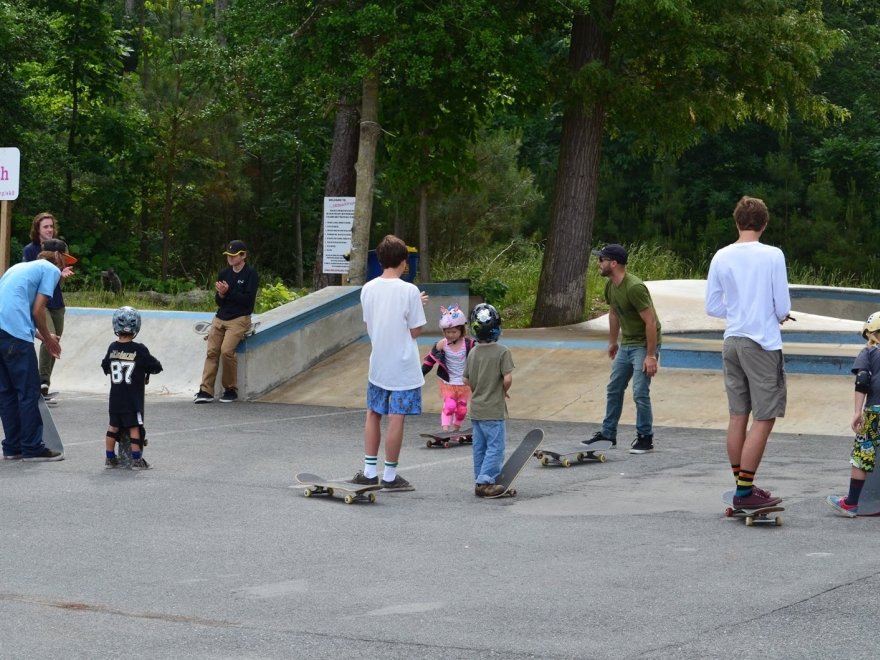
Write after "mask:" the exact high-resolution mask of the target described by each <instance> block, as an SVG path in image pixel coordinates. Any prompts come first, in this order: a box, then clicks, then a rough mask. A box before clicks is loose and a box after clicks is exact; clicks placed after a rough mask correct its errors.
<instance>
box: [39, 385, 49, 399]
mask: <svg viewBox="0 0 880 660" xmlns="http://www.w3.org/2000/svg"><path fill="white" fill-rule="evenodd" d="M40 394H42V395H43V398H44V399H45V398H46V397H48V396H49V386H48V385H46V384H43V385H40Z"/></svg>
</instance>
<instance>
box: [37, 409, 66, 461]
mask: <svg viewBox="0 0 880 660" xmlns="http://www.w3.org/2000/svg"><path fill="white" fill-rule="evenodd" d="M37 405H38V406H39V408H40V418H41V419H42V420H43V444H44V445H46V447H48V448H49V449H51V450H52V451H58V452H61V454H62V455H63V454H64V444H63V443H62V442H61V436H60V435H59V433H58V427H57V426H55V422H54V421H52V413H50V412H49V406H48V404H47V403H46V402H45V401H44V400H43V397H40V398H39V400H38V401H37Z"/></svg>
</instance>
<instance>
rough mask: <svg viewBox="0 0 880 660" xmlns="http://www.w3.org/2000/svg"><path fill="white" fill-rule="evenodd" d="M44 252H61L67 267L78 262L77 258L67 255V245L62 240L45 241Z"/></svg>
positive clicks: (51, 239)
mask: <svg viewBox="0 0 880 660" xmlns="http://www.w3.org/2000/svg"><path fill="white" fill-rule="evenodd" d="M42 251H43V252H60V253H61V254H63V255H64V265H65V266H72V265H73V264H75V263H76V262H77V258H76V257H73V256H71V255H69V254H68V253H67V243H65V242H64V241H62V240H61V239H60V238H50V239H49V240H48V241H43V245H42Z"/></svg>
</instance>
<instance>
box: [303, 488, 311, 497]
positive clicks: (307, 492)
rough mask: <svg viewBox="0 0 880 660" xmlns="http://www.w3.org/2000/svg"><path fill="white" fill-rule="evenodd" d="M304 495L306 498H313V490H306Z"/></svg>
mask: <svg viewBox="0 0 880 660" xmlns="http://www.w3.org/2000/svg"><path fill="white" fill-rule="evenodd" d="M303 495H305V496H306V497H311V496H312V489H311V488H306V489H305V490H304V491H303Z"/></svg>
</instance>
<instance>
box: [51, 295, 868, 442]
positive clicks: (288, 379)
mask: <svg viewBox="0 0 880 660" xmlns="http://www.w3.org/2000/svg"><path fill="white" fill-rule="evenodd" d="M647 284H648V287H649V289H650V290H651V293H652V296H653V298H654V301H655V305H656V307H657V310H658V314H659V316H660V318H661V320H662V323H663V330H664V339H663V348H662V353H661V370H660V373H659V374H658V376H657V377H656V379H655V382H654V385H653V387H652V399H653V401H654V415H655V420H654V421H655V424H657V425H658V426H679V427H692V428H707V429H721V428H724V427H725V426H726V423H727V405H726V397H725V393H724V386H723V382H722V379H721V374H720V371H718V369H717V366H715V365H713V364H712V362H711V361H712V360H718V359H719V358H718V355H719V353H720V348H721V342H722V340H721V331H722V330H723V325H724V324H723V321H721V320H719V319H712V318H709V317H707V316H706V315H705V314H704V313H703V295H704V290H705V282H704V281H699V280H675V281H662V282H648V283H647ZM449 286H452V287H453V288H452V289H449V288H444V287H449ZM456 287H457V288H456ZM422 288H424V289H427V290H428V291H429V295H431V302H430V303H429V305H428V308H427V311H428V325H427V329H428V330H429V331H435V329H436V328H437V319H438V317H439V306H440V305H441V304H449V303H451V302H459V301H463V300H465V299H466V296H467V286H466V284H457V285H432V284H428V285H422ZM795 290H796V288H793V291H795ZM845 293H847V292H845ZM874 293H875V294H876V292H874ZM822 295H828V294H827V293H826V292H825V291H823V292H822ZM793 298H794V301H795V303H794V304H795V309H794V311H793V315H794V316H795V317H796V318H797V321H796V322H794V323H787V324H785V326H784V327H783V333H784V335H788V334H789V333H795V332H796V333H797V338H798V341H788V340H786V344H785V353H786V359H787V363H788V364H789V365H795V364H797V363H798V360H800V363H801V364H802V365H806V366H805V368H808V369H809V368H813V367H814V366H815V365H820V363H821V364H825V362H827V360H829V359H833V360H834V364H835V365H836V367H835V368H836V369H837V371H836V372H828V371H825V372H822V373H839V374H840V375H836V376H835V375H824V376H818V375H815V373H789V374H788V383H789V395H788V402H789V405H788V411H787V414H786V417H785V418H784V419H781V420H779V422H778V423H777V428H778V429H779V430H780V431H783V432H789V433H809V434H828V435H849V433H850V431H849V429H848V421H849V416H848V415H849V413H848V411H849V409H850V407H851V405H852V378H851V376H850V375H849V373H848V365H849V364H851V361H852V359H853V358H854V357H855V355H856V354H857V353H858V351H859V349H860V347H861V345H860V343H846V342H843V341H839V340H837V341H838V343H834V342H833V341H832V342H831V343H829V342H827V341H826V342H820V341H816V342H812V341H803V340H804V339H805V338H807V339H808V338H809V337H810V334H809V333H817V336H818V335H819V334H824V335H825V336H826V337H831V338H834V337H837V336H841V337H844V336H849V335H853V336H855V337H856V338H858V333H859V331H860V330H861V326H862V322H861V321H857V320H851V319H842V318H836V317H830V316H823V315H818V314H813V313H807V312H802V311H800V310H799V309H798V308H797V304H798V301H799V300H802V299H803V298H798V297H797V296H793ZM141 314H142V317H143V328H142V331H141V334H140V335H139V336H138V341H141V342H143V343H144V344H146V345H147V346H148V347H149V348H150V350H151V351H152V353H153V354H154V355H155V356H156V357H157V358H158V359H159V360H160V361H161V362H162V364H163V366H164V368H165V371H164V372H163V373H161V374H159V375H157V376H154V377H153V379H152V382H151V383H150V384H149V385H148V386H147V392H148V395H150V396H154V395H163V396H177V397H184V396H185V397H191V396H192V395H193V394H194V393H195V392H196V391H197V390H198V387H199V383H200V380H201V371H202V365H203V363H204V357H205V341H204V338H203V337H202V336H200V335H197V334H196V333H195V332H194V331H193V326H194V324H195V323H196V322H198V321H206V320H210V319H211V318H212V316H213V315H212V314H210V313H197V312H159V311H143V312H142V313H141ZM111 316H112V310H106V309H80V308H68V310H67V322H66V323H65V334H64V337H63V338H62V348H63V354H62V359H61V361H60V362H59V363H58V364H57V365H56V371H55V374H54V375H53V381H52V389H53V390H60V391H62V392H86V393H106V392H107V391H108V388H109V385H108V382H107V378H106V377H105V376H104V374H103V373H102V371H101V368H100V362H101V359H102V358H103V356H104V354H105V351H106V349H107V346H108V345H109V343H110V342H111V341H112V340H113V338H114V337H113V332H112V328H111V321H110V320H111ZM255 320H258V321H259V322H260V326H259V329H258V331H257V333H256V335H255V336H253V337H251V338H249V339H247V340H246V341H245V342H243V344H242V345H241V346H240V347H239V351H238V356H239V384H240V387H241V391H242V392H243V393H245V396H246V397H247V398H248V399H251V400H254V399H259V400H262V401H267V402H283V403H302V404H316V405H327V406H340V407H348V408H363V407H364V400H365V388H366V372H367V364H368V360H369V352H370V346H369V342H368V341H367V339H366V338H365V337H364V326H363V321H362V320H361V310H360V304H359V289H358V288H357V287H328V288H327V289H323V290H321V291H318V292H316V293H314V294H311V295H309V296H306V297H305V298H302V299H300V300H297V301H294V302H293V303H289V304H288V305H285V306H283V307H280V308H277V309H275V310H272V311H270V312H268V313H266V314H263V315H260V316H259V317H256V318H255ZM607 332H608V319H607V316H603V317H599V318H597V319H594V320H592V321H589V322H586V323H581V324H577V325H573V326H568V327H563V328H538V329H529V330H505V331H504V334H503V337H502V341H503V342H504V343H505V344H506V345H508V346H509V347H510V349H511V351H512V353H513V358H514V362H515V364H516V370H515V371H514V385H513V388H512V390H511V393H510V394H511V398H510V401H509V404H508V405H509V411H510V415H511V417H513V418H517V419H535V420H559V421H580V422H592V423H596V424H598V423H600V422H601V419H602V417H603V416H604V411H605V387H606V384H607V379H608V373H609V360H608V357H607V353H606V350H607ZM695 333H696V334H695ZM699 333H709V334H708V335H705V336H700V334H699ZM712 333H714V334H712ZM790 336H792V337H794V336H795V335H794V334H791V335H790ZM437 339H439V334H428V335H426V336H423V337H422V338H420V342H419V343H420V351H421V353H422V354H425V353H427V351H428V350H429V349H430V346H431V344H432V343H433V342H435V341H436V340H437ZM701 355H703V356H708V358H705V359H704V358H700V359H697V357H699V356H701ZM695 356H697V357H695ZM796 358H797V359H796ZM707 360H708V361H707ZM719 364H720V362H719ZM694 365H696V367H697V368H693V366H694ZM706 365H710V366H709V367H706ZM682 366H684V367H687V368H676V367H682ZM789 371H791V369H789ZM423 401H424V410H425V412H426V413H427V414H432V415H433V414H439V410H440V407H439V404H440V401H439V395H438V393H437V380H436V375H435V374H433V373H432V374H429V375H428V376H427V378H426V384H425V387H424V391H423ZM621 423H622V424H633V423H634V419H633V405H632V403H631V401H629V400H627V402H626V403H625V405H624V413H623V417H622V419H621Z"/></svg>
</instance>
